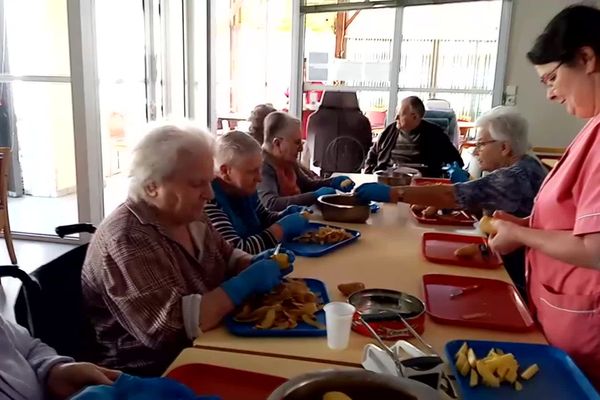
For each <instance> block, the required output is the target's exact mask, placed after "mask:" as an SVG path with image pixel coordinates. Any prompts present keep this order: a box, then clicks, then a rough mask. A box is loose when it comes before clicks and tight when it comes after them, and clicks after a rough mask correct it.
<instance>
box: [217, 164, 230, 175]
mask: <svg viewBox="0 0 600 400" xmlns="http://www.w3.org/2000/svg"><path fill="white" fill-rule="evenodd" d="M219 173H220V174H221V176H228V175H229V166H228V165H227V164H223V165H221V166H220V167H219Z"/></svg>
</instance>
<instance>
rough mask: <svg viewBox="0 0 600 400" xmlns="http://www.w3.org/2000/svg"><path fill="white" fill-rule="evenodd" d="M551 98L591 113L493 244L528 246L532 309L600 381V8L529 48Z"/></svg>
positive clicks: (578, 112)
mask: <svg viewBox="0 0 600 400" xmlns="http://www.w3.org/2000/svg"><path fill="white" fill-rule="evenodd" d="M527 57H528V59H529V60H530V61H531V63H532V64H533V65H534V66H535V69H536V71H537V73H538V74H539V76H540V80H541V82H542V83H543V84H544V85H546V86H547V96H548V99H550V100H551V101H556V102H558V103H560V104H564V106H565V108H566V109H567V112H569V113H570V114H572V115H575V116H576V117H578V118H585V119H589V121H588V123H587V125H586V126H585V127H584V128H583V129H582V131H581V132H580V133H579V134H578V135H577V136H576V137H575V139H574V140H573V141H572V143H571V144H570V146H569V147H568V148H567V151H566V152H565V154H564V156H563V157H562V159H561V160H560V161H559V163H558V164H557V165H556V167H555V168H554V169H553V170H552V171H551V172H550V174H549V175H548V177H547V179H546V180H545V182H544V184H543V185H542V187H541V189H540V192H539V194H538V197H537V199H536V202H535V204H534V207H533V211H532V213H531V216H530V217H528V218H524V219H518V218H515V217H511V216H509V215H507V214H499V215H495V216H496V217H498V218H500V219H501V220H499V221H496V222H495V226H496V229H497V231H498V232H497V234H496V235H495V236H494V237H493V238H492V239H491V241H490V245H491V246H492V248H493V249H494V250H496V251H499V252H501V253H508V252H511V251H513V250H515V249H516V248H519V247H521V246H526V247H527V249H528V251H527V280H528V281H527V284H528V291H529V294H530V295H529V296H530V305H531V307H532V311H533V313H534V315H535V317H536V319H537V321H538V322H539V324H540V326H541V328H542V330H543V332H544V335H545V336H546V338H547V339H548V341H549V342H550V344H552V345H554V346H557V347H559V348H561V349H563V350H565V351H566V352H567V353H569V354H570V355H571V356H572V357H573V358H574V360H575V362H576V363H577V364H578V365H579V367H581V369H583V371H584V372H585V373H586V374H587V376H588V377H589V378H590V380H591V381H592V383H593V384H594V385H595V386H596V388H600V10H598V9H596V8H593V7H587V6H582V5H577V6H571V7H568V8H566V9H564V10H563V11H561V12H560V13H559V14H558V15H556V16H555V17H554V18H553V19H552V21H550V23H549V24H548V26H547V27H546V29H545V30H544V32H543V33H542V34H541V35H540V36H539V37H538V38H537V40H536V42H535V44H534V46H533V48H532V49H531V51H530V52H529V53H527Z"/></svg>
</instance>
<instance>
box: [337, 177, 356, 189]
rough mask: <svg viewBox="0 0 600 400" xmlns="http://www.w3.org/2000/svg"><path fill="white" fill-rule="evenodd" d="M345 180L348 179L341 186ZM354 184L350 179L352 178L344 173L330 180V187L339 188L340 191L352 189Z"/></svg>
mask: <svg viewBox="0 0 600 400" xmlns="http://www.w3.org/2000/svg"><path fill="white" fill-rule="evenodd" d="M345 181H350V183H349V184H347V185H344V186H342V183H344V182H345ZM354 185H355V183H354V182H353V181H352V179H350V178H348V177H347V176H344V175H340V176H336V177H335V178H333V180H332V181H331V187H333V188H335V189H337V190H341V191H342V192H350V191H352V189H354Z"/></svg>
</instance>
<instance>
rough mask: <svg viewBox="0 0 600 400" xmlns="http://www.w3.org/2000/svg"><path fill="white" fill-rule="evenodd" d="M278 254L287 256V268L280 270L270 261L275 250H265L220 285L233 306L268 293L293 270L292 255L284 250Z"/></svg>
mask: <svg viewBox="0 0 600 400" xmlns="http://www.w3.org/2000/svg"><path fill="white" fill-rule="evenodd" d="M279 252H280V253H285V254H287V256H288V267H287V268H281V266H280V265H279V263H278V262H277V261H275V260H273V259H272V257H273V253H275V249H270V250H266V251H263V252H262V253H259V254H257V255H255V256H254V257H252V260H251V261H250V266H249V267H248V268H246V269H244V270H243V271H242V272H240V273H239V274H238V275H237V276H234V277H233V278H231V279H229V280H228V281H225V282H224V283H223V284H222V285H221V288H222V289H223V290H224V291H225V293H227V295H228V296H229V298H230V299H231V301H232V302H233V304H235V305H236V306H239V305H241V304H242V303H243V302H244V300H245V299H246V298H247V297H248V296H250V295H252V294H262V293H268V292H270V291H271V289H273V288H274V287H275V286H277V285H279V284H280V283H281V279H282V278H283V277H284V276H286V275H288V274H289V273H291V272H292V271H293V270H294V261H295V260H296V256H295V255H294V253H292V252H291V251H289V250H285V249H280V250H279Z"/></svg>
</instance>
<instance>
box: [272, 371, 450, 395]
mask: <svg viewBox="0 0 600 400" xmlns="http://www.w3.org/2000/svg"><path fill="white" fill-rule="evenodd" d="M333 391H336V392H342V393H345V394H346V395H348V396H349V397H350V398H351V399H352V400H374V399H394V400H440V399H441V397H440V395H439V393H438V392H437V391H435V390H434V389H432V388H430V387H429V386H426V385H425V384H423V383H420V382H417V381H414V380H411V379H407V378H397V377H394V376H392V375H385V374H376V373H374V372H371V371H364V370H355V371H340V370H324V371H318V372H311V373H308V374H305V375H300V376H298V377H295V378H292V379H290V380H289V381H287V382H286V383H284V384H283V385H281V386H279V387H278V388H277V389H276V390H275V391H274V392H273V393H271V395H270V396H269V397H268V399H267V400H321V399H322V398H323V395H324V394H325V393H327V392H333Z"/></svg>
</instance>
